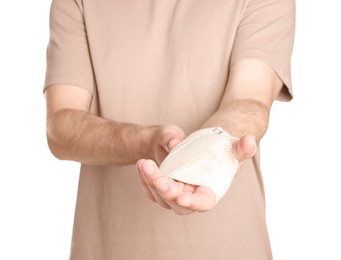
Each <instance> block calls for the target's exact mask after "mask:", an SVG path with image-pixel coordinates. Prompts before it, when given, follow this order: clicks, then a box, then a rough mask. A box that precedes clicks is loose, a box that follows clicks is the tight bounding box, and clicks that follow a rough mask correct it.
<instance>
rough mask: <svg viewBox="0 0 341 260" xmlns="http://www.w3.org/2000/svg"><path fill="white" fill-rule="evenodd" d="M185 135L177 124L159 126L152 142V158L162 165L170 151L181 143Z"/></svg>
mask: <svg viewBox="0 0 341 260" xmlns="http://www.w3.org/2000/svg"><path fill="white" fill-rule="evenodd" d="M185 136H186V135H185V133H184V131H183V130H182V129H181V128H179V127H177V126H175V125H166V126H160V127H158V128H157V130H156V132H155V134H154V136H153V138H152V140H151V142H150V149H151V155H150V158H151V159H153V160H154V161H155V163H156V164H157V165H160V164H161V162H162V161H163V160H164V159H165V158H166V156H167V155H168V153H169V152H170V151H171V150H172V149H173V148H174V147H175V146H176V145H177V144H178V143H180V142H181V141H182V140H183V139H184V138H185Z"/></svg>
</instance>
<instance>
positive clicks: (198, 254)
mask: <svg viewBox="0 0 341 260" xmlns="http://www.w3.org/2000/svg"><path fill="white" fill-rule="evenodd" d="M294 9H295V4H294V0H54V1H53V3H52V7H51V28H50V30H51V38H50V42H49V46H48V50H47V72H46V81H45V87H48V86H49V85H52V84H68V85H74V86H78V87H81V88H85V89H87V90H88V91H89V92H91V93H92V94H93V101H92V106H91V112H92V113H94V114H96V115H99V116H101V117H105V118H108V119H112V120H115V121H123V122H129V123H135V124H141V125H152V124H176V125H179V126H180V127H182V128H183V129H184V130H185V131H186V132H187V133H191V132H193V131H194V130H197V129H198V128H199V127H200V126H201V125H202V123H203V122H204V121H205V120H206V119H207V118H208V117H210V115H212V113H213V112H214V111H215V110H216V109H217V107H218V105H219V101H220V100H221V98H222V95H223V93H224V91H225V87H226V83H227V80H228V74H229V67H230V66H231V64H233V63H235V62H237V61H240V60H242V59H246V58H253V59H258V60H261V61H263V62H265V63H267V64H269V65H270V66H271V67H272V68H273V69H274V70H275V71H276V72H277V74H278V75H279V77H280V78H281V79H282V81H283V82H284V87H283V90H282V92H281V94H280V95H279V97H278V99H282V100H289V99H290V98H291V79H290V56H291V52H292V45H293V38H294V13H295V10H294ZM264 204H265V203H264V192H263V184H262V177H261V173H260V169H259V157H258V155H257V156H256V157H255V158H254V159H253V160H249V161H247V163H246V164H245V165H244V166H243V168H242V171H241V172H240V174H239V175H238V177H237V178H236V179H235V180H234V181H233V183H232V186H231V188H230V190H229V191H228V193H227V194H226V195H225V197H224V198H223V199H222V200H221V201H220V203H219V204H218V205H217V206H216V207H215V208H214V209H213V210H211V211H209V212H207V213H195V214H192V215H189V216H178V215H176V214H174V213H173V212H171V211H168V210H165V209H162V208H160V207H159V206H158V205H156V204H153V203H151V202H150V201H149V200H148V199H147V198H146V196H145V194H144V192H143V191H142V188H141V187H140V185H139V182H138V180H137V177H136V172H135V167H134V165H131V166H125V167H111V166H89V165H82V167H81V174H80V181H79V189H78V198H77V206H76V213H75V222H74V231H73V238H72V249H71V259H72V260H90V259H91V260H109V259H110V260H113V259H115V260H116V259H119V260H124V259H132V260H133V259H138V260H141V259H148V260H158V259H162V260H168V259H172V260H174V259H180V260H181V259H196V260H208V259H213V260H220V259H224V260H225V259H238V260H259V259H271V250H270V245H269V240H268V234H267V230H266V224H265V205H264Z"/></svg>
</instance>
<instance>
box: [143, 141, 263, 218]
mask: <svg viewBox="0 0 341 260" xmlns="http://www.w3.org/2000/svg"><path fill="white" fill-rule="evenodd" d="M173 147H174V146H173ZM173 147H172V148H173ZM172 148H171V149H172ZM171 149H170V150H171ZM232 150H233V152H234V154H235V156H236V157H237V158H238V160H239V162H240V164H242V162H243V161H245V160H246V159H249V158H251V157H252V156H253V155H254V154H255V152H256V150H257V149H256V142H255V138H254V137H253V136H252V135H246V136H244V137H242V138H241V139H239V140H238V141H235V142H234V143H233V146H232ZM137 172H138V177H139V180H140V183H141V185H142V187H143V188H144V190H145V192H146V194H147V196H148V198H150V199H151V200H152V201H154V202H157V203H158V204H159V205H160V206H161V207H163V208H166V209H172V210H173V211H174V212H175V213H177V214H179V215H186V214H191V213H194V212H196V211H197V212H204V211H208V210H210V209H212V208H213V207H214V206H215V205H216V197H215V194H214V192H213V191H212V190H211V189H209V188H207V187H204V186H195V185H190V184H185V183H182V182H179V181H175V180H173V179H171V178H168V177H165V176H163V175H162V174H161V172H160V170H159V168H158V166H157V164H156V163H155V162H154V161H152V160H144V159H142V160H139V161H138V162H137Z"/></svg>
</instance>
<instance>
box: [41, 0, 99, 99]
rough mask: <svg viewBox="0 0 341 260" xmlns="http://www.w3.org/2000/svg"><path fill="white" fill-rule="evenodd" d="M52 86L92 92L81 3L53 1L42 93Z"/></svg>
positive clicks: (70, 0) (62, 0)
mask: <svg viewBox="0 0 341 260" xmlns="http://www.w3.org/2000/svg"><path fill="white" fill-rule="evenodd" d="M54 84H64V85H73V86H77V87H82V88H84V89H86V90H88V91H89V92H90V93H92V92H93V89H94V75H93V69H92V64H91V58H90V52H89V46H88V41H87V33H86V27H85V22H84V18H83V10H82V4H81V3H80V1H78V0H53V2H52V4H51V9H50V39H49V43H48V47H47V52H46V76H45V82H44V90H45V89H46V88H47V87H48V86H50V85H54Z"/></svg>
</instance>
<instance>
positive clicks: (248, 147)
mask: <svg viewBox="0 0 341 260" xmlns="http://www.w3.org/2000/svg"><path fill="white" fill-rule="evenodd" d="M232 150H233V152H234V154H235V156H236V157H237V159H238V161H239V162H242V161H244V160H246V159H249V158H251V157H252V156H254V155H255V153H256V150H257V144H256V140H255V138H254V136H253V135H245V136H243V137H242V138H240V139H239V141H237V142H234V143H233V144H232Z"/></svg>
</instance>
